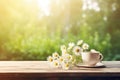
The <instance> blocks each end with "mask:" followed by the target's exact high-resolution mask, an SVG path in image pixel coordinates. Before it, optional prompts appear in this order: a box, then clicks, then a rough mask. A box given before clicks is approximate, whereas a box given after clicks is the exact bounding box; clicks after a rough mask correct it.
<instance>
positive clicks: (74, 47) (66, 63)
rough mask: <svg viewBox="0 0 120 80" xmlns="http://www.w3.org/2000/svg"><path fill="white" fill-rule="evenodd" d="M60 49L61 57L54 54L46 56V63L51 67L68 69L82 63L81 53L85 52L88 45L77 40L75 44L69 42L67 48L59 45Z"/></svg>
mask: <svg viewBox="0 0 120 80" xmlns="http://www.w3.org/2000/svg"><path fill="white" fill-rule="evenodd" d="M60 49H61V55H59V53H57V52H54V53H53V54H52V55H51V56H48V58H47V61H48V62H49V63H50V66H52V67H55V68H62V69H70V68H72V67H73V66H75V65H76V64H78V63H80V62H82V58H81V53H82V52H85V51H87V50H88V49H89V45H88V44H87V43H84V42H83V40H79V41H78V42H77V43H76V44H75V43H73V42H70V43H69V44H68V46H66V45H61V47H60Z"/></svg>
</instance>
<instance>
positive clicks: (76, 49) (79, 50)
mask: <svg viewBox="0 0 120 80" xmlns="http://www.w3.org/2000/svg"><path fill="white" fill-rule="evenodd" d="M81 52H83V49H82V48H81V47H79V46H75V47H74V48H73V53H74V54H75V55H80V54H81Z"/></svg>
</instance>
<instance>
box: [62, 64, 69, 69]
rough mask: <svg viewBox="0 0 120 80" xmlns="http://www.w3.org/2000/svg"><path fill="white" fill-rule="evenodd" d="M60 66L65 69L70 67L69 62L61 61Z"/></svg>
mask: <svg viewBox="0 0 120 80" xmlns="http://www.w3.org/2000/svg"><path fill="white" fill-rule="evenodd" d="M62 68H63V69H65V70H68V69H69V68H70V64H69V63H63V64H62Z"/></svg>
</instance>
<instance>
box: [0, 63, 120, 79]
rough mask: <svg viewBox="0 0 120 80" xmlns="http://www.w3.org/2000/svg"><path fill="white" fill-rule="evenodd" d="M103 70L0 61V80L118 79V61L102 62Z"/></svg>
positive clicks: (119, 68)
mask: <svg viewBox="0 0 120 80" xmlns="http://www.w3.org/2000/svg"><path fill="white" fill-rule="evenodd" d="M103 64H105V66H106V67H105V68H79V67H74V68H72V69H71V70H62V69H56V68H51V67H50V66H49V63H48V62H47V61H0V79H3V80H8V78H9V80H13V79H15V80H19V79H23V80H24V79H26V78H27V79H29V80H30V79H31V80H32V79H35V78H36V79H39V78H54V79H56V78H66V77H69V78H70V77H120V61H103Z"/></svg>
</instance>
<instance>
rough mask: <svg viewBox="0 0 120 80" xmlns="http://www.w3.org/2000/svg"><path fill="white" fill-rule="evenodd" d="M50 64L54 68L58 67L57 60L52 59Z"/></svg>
mask: <svg viewBox="0 0 120 80" xmlns="http://www.w3.org/2000/svg"><path fill="white" fill-rule="evenodd" d="M52 65H53V67H56V68H58V67H59V66H60V64H59V61H57V60H54V61H53V62H52Z"/></svg>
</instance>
